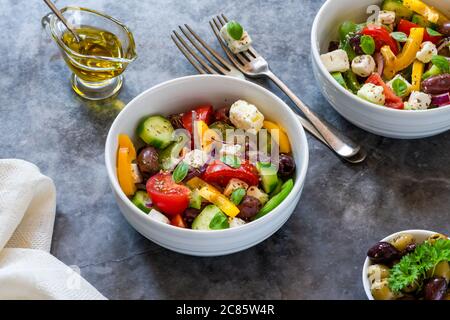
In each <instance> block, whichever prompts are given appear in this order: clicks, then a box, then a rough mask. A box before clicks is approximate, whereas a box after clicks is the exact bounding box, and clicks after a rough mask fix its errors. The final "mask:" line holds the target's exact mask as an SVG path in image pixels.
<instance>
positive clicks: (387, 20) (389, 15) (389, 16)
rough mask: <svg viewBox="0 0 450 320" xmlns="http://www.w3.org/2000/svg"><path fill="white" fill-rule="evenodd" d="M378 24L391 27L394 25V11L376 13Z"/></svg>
mask: <svg viewBox="0 0 450 320" xmlns="http://www.w3.org/2000/svg"><path fill="white" fill-rule="evenodd" d="M377 22H378V24H384V25H388V26H392V25H393V24H394V23H395V12H394V11H384V10H382V11H380V12H379V13H378V19H377Z"/></svg>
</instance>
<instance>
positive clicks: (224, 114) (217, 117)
mask: <svg viewBox="0 0 450 320" xmlns="http://www.w3.org/2000/svg"><path fill="white" fill-rule="evenodd" d="M230 109H231V108H230V107H224V108H220V109H218V110H216V112H214V121H222V122H225V123H227V124H231V121H230Z"/></svg>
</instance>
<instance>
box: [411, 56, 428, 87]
mask: <svg viewBox="0 0 450 320" xmlns="http://www.w3.org/2000/svg"><path fill="white" fill-rule="evenodd" d="M424 68H425V64H424V63H423V62H421V61H419V60H416V61H414V63H413V68H412V75H411V81H412V87H411V91H420V86H421V83H422V75H423V69H424Z"/></svg>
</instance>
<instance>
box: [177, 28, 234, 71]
mask: <svg viewBox="0 0 450 320" xmlns="http://www.w3.org/2000/svg"><path fill="white" fill-rule="evenodd" d="M179 28H180V30H181V33H182V34H180V33H179V32H177V31H175V30H174V31H173V34H172V35H171V37H172V40H173V42H175V44H176V46H177V47H178V49H180V51H181V52H182V53H183V54H184V56H185V57H186V59H188V60H189V62H190V63H191V64H192V65H193V66H194V68H195V69H197V71H198V72H200V73H202V74H208V73H210V74H228V73H230V72H231V71H232V70H233V69H234V68H233V67H232V66H231V65H230V64H229V63H228V62H226V61H225V60H224V59H223V58H222V57H221V56H220V55H219V54H218V53H217V52H216V51H215V50H214V49H212V48H211V47H210V46H209V45H207V44H206V43H205V41H203V40H202V38H200V37H199V36H198V34H197V33H195V32H194V30H192V28H191V27H189V26H188V25H187V24H185V25H184V27H183V26H179ZM183 35H184V37H183ZM185 38H186V39H187V40H188V41H189V42H190V43H191V45H192V46H193V47H194V48H195V49H196V50H195V49H194V48H192V46H191V45H189V44H188V42H187V41H186V40H185ZM205 49H206V50H205ZM198 53H200V54H201V56H203V58H204V59H203V58H202V57H201V56H200V55H199V54H198ZM205 59H206V61H205ZM208 62H209V63H208Z"/></svg>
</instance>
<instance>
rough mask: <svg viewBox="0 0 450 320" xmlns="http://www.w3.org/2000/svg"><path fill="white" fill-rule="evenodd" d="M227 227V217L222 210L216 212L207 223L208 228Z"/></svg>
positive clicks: (228, 224) (218, 228) (220, 228)
mask: <svg viewBox="0 0 450 320" xmlns="http://www.w3.org/2000/svg"><path fill="white" fill-rule="evenodd" d="M229 227H230V223H229V222H228V217H227V216H226V215H225V214H224V213H223V212H217V213H216V215H215V216H214V218H212V220H211V222H210V223H209V229H211V230H223V229H228V228H229Z"/></svg>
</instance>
